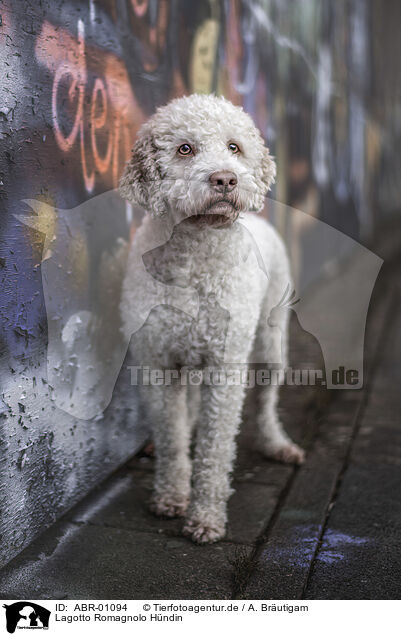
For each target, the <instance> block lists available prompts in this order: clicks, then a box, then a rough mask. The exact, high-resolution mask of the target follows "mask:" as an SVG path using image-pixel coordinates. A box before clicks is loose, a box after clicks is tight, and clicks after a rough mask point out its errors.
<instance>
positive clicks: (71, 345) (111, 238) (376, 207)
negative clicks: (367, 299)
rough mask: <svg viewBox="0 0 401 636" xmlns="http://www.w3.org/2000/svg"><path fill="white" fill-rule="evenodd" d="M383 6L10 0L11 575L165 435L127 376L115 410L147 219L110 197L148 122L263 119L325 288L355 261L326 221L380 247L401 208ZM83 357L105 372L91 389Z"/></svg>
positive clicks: (288, 228) (5, 123) (294, 240)
mask: <svg viewBox="0 0 401 636" xmlns="http://www.w3.org/2000/svg"><path fill="white" fill-rule="evenodd" d="M383 5H384V3H379V2H364V1H363V0H349V1H348V2H345V1H340V2H336V3H331V2H329V1H328V0H326V1H320V2H315V1H312V0H306V1H305V2H302V3H292V2H290V0H288V1H284V2H283V1H280V2H279V1H278V0H277V1H273V0H272V1H270V2H267V1H262V0H260V1H259V0H258V1H256V0H255V1H254V0H243V1H238V2H237V1H235V0H233V1H230V2H227V1H223V0H221V1H219V0H210V1H209V2H207V1H206V0H200V1H198V2H196V3H192V2H186V1H178V0H170V1H169V0H131V1H129V0H88V1H85V2H84V1H78V0H77V1H74V0H57V1H50V0H43V1H42V2H40V3H38V2H36V1H33V0H32V1H29V0H13V1H12V2H11V0H5V2H4V1H3V2H1V3H0V15H1V20H0V68H1V81H0V150H1V151H0V315H1V330H0V453H1V454H0V508H1V515H2V516H1V521H0V534H1V560H0V563H5V562H7V561H8V560H9V559H10V558H12V557H13V556H14V555H15V554H16V553H18V552H19V551H20V550H21V549H22V548H23V547H24V546H26V545H27V544H28V543H29V541H30V540H32V538H33V537H34V536H35V535H37V534H38V533H39V532H40V531H41V530H43V529H44V528H45V527H47V526H48V525H50V524H51V523H52V522H53V521H54V520H55V519H56V518H58V517H59V516H60V515H61V514H62V513H63V512H64V511H65V510H67V509H68V508H69V507H70V506H72V505H73V504H74V503H75V502H76V501H78V500H79V499H80V498H82V496H84V495H85V493H86V492H88V491H89V490H90V489H91V488H92V487H93V486H94V485H95V484H97V483H99V481H100V480H101V479H103V478H104V477H106V476H107V475H108V474H110V472H112V471H113V470H114V469H115V468H116V467H117V466H118V465H120V464H121V463H122V462H124V461H125V460H126V459H127V458H128V457H129V456H130V455H132V454H133V453H134V452H135V450H137V448H138V447H139V445H140V444H141V443H142V442H143V440H144V439H145V437H146V430H145V429H144V428H143V426H142V420H141V417H140V414H139V412H138V403H137V399H136V393H135V388H134V387H132V386H130V384H129V382H128V381H127V369H126V365H125V366H124V365H120V366H121V371H120V372H119V373H117V371H116V372H115V377H114V376H113V383H112V385H113V386H114V380H116V385H115V388H114V391H113V393H112V395H110V396H108V397H107V399H106V398H105V396H104V391H103V389H102V386H103V385H102V383H101V381H100V380H99V374H100V376H102V377H103V376H104V369H105V368H106V367H108V366H109V365H110V364H111V365H113V364H114V363H115V360H114V362H113V355H114V354H115V352H116V351H118V353H119V356H120V358H124V356H123V354H124V349H123V347H122V345H121V342H120V341H119V315H118V298H119V281H120V279H121V272H120V271H119V257H118V253H119V249H120V247H121V245H122V242H121V240H122V239H123V240H126V241H129V238H130V236H132V234H133V232H134V230H135V227H136V226H137V225H138V223H139V222H140V211H139V210H135V209H132V208H131V207H130V206H128V205H126V204H125V203H124V202H122V201H121V200H119V199H118V197H116V196H115V195H113V193H111V194H109V195H106V197H105V198H103V194H104V193H107V192H110V191H111V190H113V189H114V188H115V187H116V185H117V181H118V177H119V175H120V173H121V171H122V168H123V165H124V162H125V161H126V159H127V158H128V156H129V153H130V148H131V146H132V143H133V141H134V140H135V135H136V132H137V130H138V128H139V126H140V125H141V123H142V122H144V121H145V120H146V119H147V118H148V117H149V116H150V115H151V114H152V113H153V112H154V110H155V109H156V107H157V106H158V105H160V104H164V103H166V102H167V101H169V100H170V99H172V98H173V97H178V96H182V95H185V94H189V93H192V92H203V93H209V92H217V93H219V94H223V95H225V96H226V97H227V98H229V99H230V100H232V101H233V102H234V103H236V104H239V105H242V106H243V107H244V108H245V110H247V111H248V112H250V113H251V114H252V116H253V117H254V119H255V121H256V123H257V125H258V126H259V128H260V129H261V131H262V133H263V135H264V137H265V139H266V142H267V144H268V146H269V147H270V149H271V152H272V153H273V154H274V155H275V157H276V161H277V165H278V178H277V183H276V186H275V189H274V191H273V192H272V198H273V199H274V198H275V199H277V200H278V201H280V202H281V203H283V204H286V205H287V206H291V207H292V208H296V209H297V210H298V211H301V213H302V215H303V216H302V215H301V216H299V215H298V216H297V215H294V216H292V215H291V214H290V213H287V214H284V215H279V214H278V213H277V212H276V211H275V210H274V204H273V203H269V205H268V206H267V212H266V213H267V214H269V215H270V218H271V219H272V221H273V222H274V223H275V224H276V225H277V226H278V229H279V230H280V232H281V233H282V234H283V236H284V237H285V238H286V240H287V244H288V247H289V250H290V251H291V252H292V253H293V262H294V263H295V267H296V270H297V274H298V275H299V276H300V278H302V280H303V281H304V283H305V284H307V283H308V282H311V281H312V280H314V279H315V278H316V277H317V276H318V275H319V272H321V270H322V268H323V266H324V265H325V264H326V263H327V262H330V261H332V260H336V259H339V258H340V259H341V258H342V256H344V254H343V253H342V252H341V250H338V245H337V244H336V243H335V241H334V242H331V241H328V243H327V244H326V245H325V246H322V249H321V251H320V252H319V250H308V249H307V248H308V245H309V242H308V241H311V240H312V239H313V232H312V229H311V224H310V223H308V219H312V220H313V219H319V220H321V221H323V222H324V223H326V224H329V225H330V226H332V227H333V228H336V229H337V230H339V231H340V232H343V233H345V234H346V235H347V236H350V237H352V238H354V239H356V240H360V241H362V242H365V241H367V242H369V241H370V240H371V238H372V236H373V235H374V233H375V232H377V231H378V229H379V228H380V225H381V222H382V219H383V218H385V217H386V216H389V215H391V214H393V213H394V212H396V211H397V209H398V208H397V206H398V201H399V182H398V180H397V177H396V175H397V163H396V161H394V150H395V148H396V145H397V144H398V143H399V138H400V134H401V130H400V124H399V122H400V121H401V118H400V117H399V114H400V113H399V106H398V104H399V86H398V84H396V83H395V80H394V76H395V69H393V67H392V60H394V59H397V55H399V51H398V49H399V44H398V43H396V41H395V33H394V34H393V31H394V29H395V26H394V25H397V24H398V23H399V17H400V16H399V7H398V3H397V2H391V1H390V2H388V3H386V9H385V10H384V9H383ZM384 34H387V36H386V38H387V39H386V38H384ZM393 35H394V39H393ZM384 39H386V45H385V46H382V43H383V41H384ZM397 47H398V49H397ZM399 156H400V155H399V153H398V157H399ZM98 197H99V198H98ZM108 197H109V198H108ZM100 201H101V203H100ZM82 206H87V207H86V208H85V210H86V213H85V219H84V220H83V217H82V215H81V213H80V211H81V210H82ZM77 210H78V211H79V212H76V211H77ZM74 211H75V212H74ZM297 219H298V220H297ZM299 219H303V220H301V221H300V220H299ZM312 225H313V224H312ZM311 237H312V238H311ZM300 246H301V247H300ZM302 247H304V248H305V250H306V251H307V252H308V253H309V254H310V253H313V257H310V256H309V258H308V259H305V258H304V256H303V251H302ZM305 250H304V251H305ZM330 250H331V252H330ZM102 272H103V273H104V272H107V273H109V274H110V275H111V278H110V280H108V281H107V284H106V285H104V284H103V283H104V281H103V280H102V278H101V276H102ZM102 290H103V291H102ZM99 315H101V316H102V320H99V319H98V317H99ZM94 325H95V326H94ZM93 341H96V342H95V344H94V345H93ZM92 345H93V346H94V349H96V347H97V348H98V349H96V351H97V350H100V349H101V350H102V355H101V357H100V358H96V352H95V353H93V350H92V349H91V347H92ZM77 349H82V350H85V351H88V353H87V357H86V358H85V364H86V370H88V369H92V368H93V367H96V368H95V372H94V377H93V378H92V379H91V381H89V382H88V383H87V384H85V381H84V380H83V379H82V377H83V376H82V365H81V367H80V366H79V365H78V364H77V363H76V360H75V358H74V356H75V353H74V351H75V350H77ZM49 352H50V353H49ZM50 354H51V355H50ZM99 359H100V363H99ZM49 360H50V362H49ZM66 360H67V362H66ZM62 361H63V363H62ZM128 362H129V361H128ZM96 363H97V364H96ZM99 364H100V369H99ZM126 364H127V360H126ZM102 365H103V366H102ZM117 367H118V365H117V366H115V369H117ZM117 370H118V369H117ZM96 374H98V375H96ZM117 376H118V377H117ZM99 386H100V389H99ZM113 386H112V388H113ZM57 389H58V393H57ZM106 393H107V391H106ZM60 395H61V396H62V398H63V399H61V400H60V399H59V398H58V397H57V396H60ZM109 398H110V399H109Z"/></svg>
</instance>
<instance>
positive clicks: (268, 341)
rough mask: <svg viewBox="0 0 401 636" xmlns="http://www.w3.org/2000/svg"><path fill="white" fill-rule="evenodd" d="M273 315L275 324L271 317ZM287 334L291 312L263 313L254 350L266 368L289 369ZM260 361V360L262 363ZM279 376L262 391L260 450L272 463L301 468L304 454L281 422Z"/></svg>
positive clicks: (260, 396)
mask: <svg viewBox="0 0 401 636" xmlns="http://www.w3.org/2000/svg"><path fill="white" fill-rule="evenodd" d="M273 314H274V320H272V315H273ZM287 330H288V310H287V309H286V308H284V307H283V308H280V309H279V310H277V308H276V309H273V310H271V311H269V312H267V311H264V312H262V314H261V319H260V322H259V325H258V330H257V334H256V339H255V348H256V349H257V350H258V351H259V352H260V353H261V354H262V356H263V362H264V364H270V365H271V364H274V366H277V363H279V364H280V367H281V369H285V368H286V366H287V339H288V336H287ZM259 361H261V360H259ZM277 375H279V374H275V373H274V371H271V373H270V383H269V384H267V385H266V386H262V387H260V389H259V412H258V415H257V420H256V421H257V428H258V432H259V440H258V442H259V443H258V447H259V449H260V450H261V451H262V453H263V454H264V455H265V456H266V457H269V458H271V459H276V460H278V461H282V462H285V463H291V464H301V463H302V462H303V461H304V457H305V453H304V451H303V450H302V448H300V447H299V446H297V444H295V443H294V442H293V441H292V440H291V439H290V437H289V436H288V435H287V433H286V432H285V431H284V428H283V426H282V424H281V422H280V418H279V415H278V412H277V402H278V394H279V388H280V387H279V383H278V382H276V381H275V379H277Z"/></svg>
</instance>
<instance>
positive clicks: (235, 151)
mask: <svg viewBox="0 0 401 636" xmlns="http://www.w3.org/2000/svg"><path fill="white" fill-rule="evenodd" d="M228 149H229V150H231V152H232V153H233V155H237V154H238V153H239V152H241V150H240V149H239V146H237V144H234V143H231V144H228Z"/></svg>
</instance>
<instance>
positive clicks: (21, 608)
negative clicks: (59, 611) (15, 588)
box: [3, 601, 51, 634]
mask: <svg viewBox="0 0 401 636" xmlns="http://www.w3.org/2000/svg"><path fill="white" fill-rule="evenodd" d="M3 607H5V610H6V626H7V631H8V633H9V634H14V632H15V630H16V629H49V618H50V613H51V612H50V611H49V610H48V609H46V608H45V607H42V606H41V605H38V604H37V603H32V602H31V601H18V602H17V603H12V604H11V605H3Z"/></svg>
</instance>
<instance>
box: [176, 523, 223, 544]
mask: <svg viewBox="0 0 401 636" xmlns="http://www.w3.org/2000/svg"><path fill="white" fill-rule="evenodd" d="M182 532H183V534H184V535H185V536H186V537H190V538H191V539H192V541H193V542H194V543H198V544H200V545H202V544H206V543H216V541H220V539H223V537H224V536H225V534H226V531H225V526H224V524H217V523H216V524H214V525H212V524H211V523H202V522H201V521H193V520H190V519H188V520H187V521H186V523H185V526H184V528H183V530H182Z"/></svg>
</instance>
